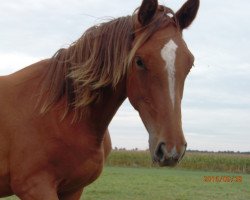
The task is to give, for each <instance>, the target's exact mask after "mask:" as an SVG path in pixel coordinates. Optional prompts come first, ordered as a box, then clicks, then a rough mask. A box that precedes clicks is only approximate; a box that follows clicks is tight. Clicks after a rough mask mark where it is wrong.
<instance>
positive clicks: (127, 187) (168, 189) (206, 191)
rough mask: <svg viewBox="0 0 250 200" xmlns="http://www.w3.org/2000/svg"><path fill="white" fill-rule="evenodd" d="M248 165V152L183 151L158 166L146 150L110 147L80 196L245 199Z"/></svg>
mask: <svg viewBox="0 0 250 200" xmlns="http://www.w3.org/2000/svg"><path fill="white" fill-rule="evenodd" d="M200 168H202V169H203V170H201V169H200ZM249 169H250V157H249V155H241V154H215V153H214V154H211V153H206V154H203V153H202V154H201V153H187V155H186V156H185V158H184V160H183V162H182V163H181V164H180V165H179V166H178V167H177V168H158V167H156V166H154V165H152V164H151V161H150V157H149V152H140V151H113V152H112V153H111V155H110V157H109V159H108V161H107V164H106V167H105V169H104V171H103V173H102V175H101V177H100V178H99V179H98V180H97V181H96V182H94V183H93V184H92V185H90V186H88V187H87V188H86V189H85V192H84V195H83V196H82V198H81V199H82V200H83V199H84V200H152V199H155V200H165V199H166V200H193V199H196V200H209V199H219V200H224V199H228V200H241V199H242V200H246V199H250V187H249V185H250V171H249ZM214 171H217V172H214ZM3 199H4V200H17V198H16V197H9V198H3Z"/></svg>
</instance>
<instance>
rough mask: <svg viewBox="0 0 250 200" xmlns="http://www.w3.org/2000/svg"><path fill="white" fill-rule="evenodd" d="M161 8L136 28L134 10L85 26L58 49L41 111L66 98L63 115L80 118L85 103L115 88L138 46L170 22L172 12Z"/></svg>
mask: <svg viewBox="0 0 250 200" xmlns="http://www.w3.org/2000/svg"><path fill="white" fill-rule="evenodd" d="M162 8H164V9H163V11H164V12H161V13H160V14H157V16H155V17H154V20H153V21H152V22H151V23H150V24H149V25H147V26H146V27H143V28H140V29H138V30H135V20H137V18H136V17H135V16H136V12H137V10H136V11H135V13H134V15H132V16H126V17H120V18H117V19H113V20H111V21H109V22H106V23H101V24H99V25H97V26H93V27H91V28H89V29H87V31H85V33H84V34H83V35H82V36H81V37H80V38H79V39H78V40H77V41H76V42H74V43H72V44H71V45H70V46H69V47H68V48H65V49H60V50H58V51H57V52H56V54H55V55H54V56H53V57H52V58H51V62H50V66H49V67H48V70H47V71H46V72H45V74H44V77H43V78H42V80H43V83H42V84H41V98H40V100H39V101H40V103H41V109H40V112H41V114H44V113H46V112H47V111H49V110H50V109H51V108H52V107H53V106H54V105H55V104H56V103H57V102H59V101H60V100H61V99H62V98H63V97H66V99H67V108H66V110H65V114H64V116H66V115H67V114H68V113H69V112H70V111H72V110H73V111H75V114H76V118H81V117H82V116H83V113H84V112H86V109H87V106H88V105H90V104H92V103H94V102H97V101H99V100H100V99H101V98H102V93H103V89H104V88H105V87H107V86H109V87H110V86H111V87H112V88H115V87H116V85H117V84H118V82H119V81H120V80H121V79H122V78H123V77H124V76H125V75H126V73H127V70H128V67H129V66H130V64H131V62H132V59H133V57H134V55H135V53H136V51H137V49H138V48H140V46H142V44H143V43H145V42H146V41H147V40H148V39H149V38H150V36H151V35H152V34H153V33H154V32H155V31H156V30H157V29H159V27H160V26H162V24H163V22H166V21H168V23H169V22H170V21H172V20H171V19H170V17H167V15H166V13H171V14H173V15H174V12H173V11H172V10H170V9H169V8H167V7H164V6H162ZM139 31H141V32H142V34H140V38H138V40H137V42H136V43H135V44H133V47H132V43H133V39H134V35H135V33H136V32H139ZM41 99H42V100H41Z"/></svg>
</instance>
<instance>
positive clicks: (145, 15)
mask: <svg viewBox="0 0 250 200" xmlns="http://www.w3.org/2000/svg"><path fill="white" fill-rule="evenodd" d="M157 8H158V0H143V2H142V4H141V7H140V9H139V12H138V21H139V23H140V24H141V25H142V26H146V25H147V24H149V23H150V22H151V20H152V19H153V17H154V15H155V13H156V10H157Z"/></svg>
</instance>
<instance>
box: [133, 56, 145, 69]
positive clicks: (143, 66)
mask: <svg viewBox="0 0 250 200" xmlns="http://www.w3.org/2000/svg"><path fill="white" fill-rule="evenodd" d="M135 63H136V65H137V66H138V67H139V68H143V69H145V68H146V67H145V64H144V62H143V60H142V59H141V58H140V57H139V56H137V57H136V58H135Z"/></svg>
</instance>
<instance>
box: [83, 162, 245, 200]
mask: <svg viewBox="0 0 250 200" xmlns="http://www.w3.org/2000/svg"><path fill="white" fill-rule="evenodd" d="M204 176H230V177H234V176H242V178H243V182H242V183H237V182H232V183H231V182H230V183H225V182H220V183H219V182H217V183H216V182H213V183H212V182H210V183H208V182H204ZM249 186H250V175H246V174H244V175H243V174H233V173H211V172H202V171H196V172H194V171H187V170H178V169H177V170H176V169H146V168H119V167H106V168H105V170H104V172H103V174H102V176H101V177H100V178H99V179H98V180H97V181H96V182H95V183H94V184H92V185H90V186H89V187H87V188H86V190H85V194H84V198H82V199H84V200H152V199H154V200H165V199H166V200H189V199H190V200H193V199H195V200H210V199H216V200H218V199H219V200H220V199H221V200H224V199H227V200H234V199H235V200H236V199H237V200H241V199H242V200H246V199H250V187H249Z"/></svg>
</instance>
